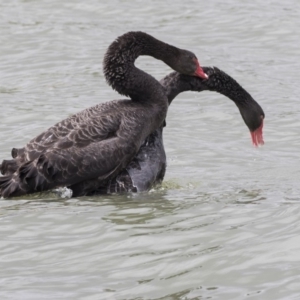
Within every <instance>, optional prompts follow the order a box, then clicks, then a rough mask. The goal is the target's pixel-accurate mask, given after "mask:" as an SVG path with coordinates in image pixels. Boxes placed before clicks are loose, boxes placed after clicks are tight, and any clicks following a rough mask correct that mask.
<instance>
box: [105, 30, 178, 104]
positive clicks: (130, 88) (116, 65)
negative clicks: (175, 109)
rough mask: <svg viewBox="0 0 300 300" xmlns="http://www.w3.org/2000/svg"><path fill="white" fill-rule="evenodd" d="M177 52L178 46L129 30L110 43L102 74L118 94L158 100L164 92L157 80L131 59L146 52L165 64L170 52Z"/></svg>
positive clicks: (133, 97) (162, 96) (141, 99)
mask: <svg viewBox="0 0 300 300" xmlns="http://www.w3.org/2000/svg"><path fill="white" fill-rule="evenodd" d="M176 51H178V49H177V48H175V47H173V46H170V45H168V44H165V43H163V42H161V41H159V40H157V39H155V38H153V37H152V36H150V35H148V34H146V33H143V32H128V33H126V34H124V35H122V36H121V37H119V38H118V39H116V40H115V41H114V42H113V43H112V44H111V45H110V46H109V48H108V50H107V52H106V55H105V58H104V64H103V69H104V75H105V77H106V80H107V82H108V84H109V85H111V86H112V88H113V89H115V90H116V91H117V92H119V93H120V94H121V95H125V96H129V97H130V98H131V99H132V100H136V101H143V102H145V101H149V100H151V102H156V101H160V102H161V101H162V99H161V98H165V95H164V91H163V88H162V87H161V85H160V84H159V82H158V81H157V80H156V79H155V78H153V77H152V76H151V75H149V74H147V73H145V72H143V71H142V70H140V69H138V68H136V67H135V65H134V62H135V60H136V59H137V58H138V57H139V56H140V55H149V56H152V57H154V58H156V59H160V60H162V61H164V62H165V63H167V64H168V61H169V59H170V58H169V57H170V52H171V53H172V54H173V55H176ZM165 100H166V99H165Z"/></svg>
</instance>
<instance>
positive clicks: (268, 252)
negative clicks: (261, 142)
mask: <svg viewBox="0 0 300 300" xmlns="http://www.w3.org/2000/svg"><path fill="white" fill-rule="evenodd" d="M299 15H300V2H298V1H295V0H287V1H278V0H277V1H271V0H269V1H258V0H254V1H237V0H229V1H220V0H217V1H193V0H191V1H177V0H172V1H157V0H155V1H151V2H149V3H148V2H145V1H139V0H133V1H124V0H123V1H121V0H111V1H100V0H87V1H79V0H74V1H58V0H52V1H50V0H49V1H46V0H44V1H42V0H39V1H37V0H36V1H35V0H23V1H21V0H10V1H3V0H2V1H0V45H1V46H0V103H1V108H0V120H1V125H0V140H1V143H0V155H1V156H0V158H1V159H5V158H9V156H10V150H11V148H12V147H21V146H22V145H24V144H25V143H26V142H27V141H28V140H29V139H30V138H32V137H34V136H35V135H37V134H38V133H40V132H41V131H43V130H44V129H46V128H47V127H49V126H50V125H52V124H54V123H55V122H57V121H59V120H61V119H63V118H65V117H67V116H68V115H70V114H72V113H75V112H77V111H80V110H81V109H84V108H86V107H89V106H91V105H94V104H96V103H99V102H104V101H107V100H111V99H117V98H119V96H118V94H116V93H115V92H114V91H112V89H111V88H110V87H108V85H107V84H106V83H105V80H104V77H103V74H102V59H103V55H104V52H105V50H106V48H107V47H108V45H109V44H110V43H111V42H112V41H113V40H114V39H115V38H116V37H117V36H119V35H121V34H122V33H124V32H126V31H129V30H143V31H146V32H148V33H150V34H152V35H154V36H155V37H157V38H159V39H161V40H164V41H166V42H168V43H171V44H174V45H176V46H178V47H181V48H186V49H189V50H191V51H193V52H195V53H196V54H197V56H198V58H199V60H200V62H201V63H202V65H203V66H212V65H214V66H217V67H219V68H220V69H222V70H224V71H225V72H227V73H228V74H230V75H231V76H233V77H234V78H235V79H236V80H237V81H238V82H239V83H241V84H242V85H243V87H245V88H246V89H247V91H248V92H249V93H251V95H252V96H253V97H254V98H255V99H256V100H257V101H258V102H259V103H260V104H261V106H262V107H263V109H264V111H265V113H266V120H265V131H264V132H265V142H266V144H265V146H264V147H260V148H258V149H255V148H253V147H252V145H251V142H250V135H249V132H248V129H247V128H246V126H245V124H244V123H243V121H242V119H241V117H240V115H239V113H238V111H237V109H236V107H235V106H234V104H233V103H232V102H231V101H229V100H228V99H226V98H225V97H223V96H221V95H219V94H215V93H210V92H203V93H199V94H197V93H185V94H182V95H180V97H178V99H176V101H174V103H173V104H172V107H170V110H169V113H168V118H167V128H166V129H165V131H164V142H165V147H166V151H167V156H168V169H167V174H166V178H165V182H164V184H163V185H162V187H160V188H157V189H155V190H153V191H150V192H149V193H143V194H139V195H131V194H130V195H114V196H106V197H83V198H78V199H68V198H66V199H63V198H61V197H60V196H58V195H56V194H54V193H46V194H43V195H32V196H28V197H25V198H23V199H16V200H0V225H1V226H0V299H22V300H23V299H86V300H91V299H222V300H223V299H230V300H231V299H272V300H273V299H300V284H299V281H300V254H299V253H300V220H299V215H300V197H299V185H298V182H299V179H300V164H299V161H300V154H299V146H300V138H299V126H300V121H299V119H300V118H299V116H300V105H299V95H300V87H299V83H298V82H299V70H300V66H299V64H300V50H299V49H300V39H299V28H300V18H299ZM137 64H138V66H139V67H140V68H142V69H144V70H146V71H147V72H149V73H151V74H152V75H154V76H155V77H156V78H157V79H160V78H162V77H163V76H165V75H166V74H167V73H168V72H170V69H169V68H168V67H167V66H166V65H164V64H163V63H161V62H159V61H156V60H154V59H152V58H144V57H143V58H140V59H139V60H138V62H137Z"/></svg>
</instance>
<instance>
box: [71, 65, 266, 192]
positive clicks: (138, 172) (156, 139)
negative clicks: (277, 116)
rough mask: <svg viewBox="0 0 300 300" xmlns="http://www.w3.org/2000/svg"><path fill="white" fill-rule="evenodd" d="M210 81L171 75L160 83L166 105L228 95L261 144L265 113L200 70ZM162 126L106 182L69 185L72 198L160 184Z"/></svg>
mask: <svg viewBox="0 0 300 300" xmlns="http://www.w3.org/2000/svg"><path fill="white" fill-rule="evenodd" d="M203 70H204V72H205V73H206V74H207V75H208V76H209V79H207V80H202V79H200V78H196V77H192V76H187V75H183V74H179V73H177V72H172V73H171V74H169V75H168V76H166V77H165V78H163V79H162V80H161V81H160V83H161V84H162V86H163V87H164V89H165V92H166V95H167V97H168V101H169V104H171V102H172V100H173V99H174V98H175V97H176V96H177V95H178V94H179V93H181V92H184V91H196V92H201V91H205V90H207V91H214V92H218V93H220V94H223V95H225V96H227V97H228V98H229V99H231V100H232V101H233V102H234V103H235V104H236V106H237V107H238V109H239V111H240V113H241V116H242V118H243V120H244V122H245V124H246V125H247V127H248V128H249V130H250V133H251V137H252V143H253V145H254V146H258V145H263V144H264V141H263V132H262V130H263V121H264V118H265V114H264V111H263V110H262V108H261V107H260V105H259V104H258V103H257V102H256V101H255V100H254V99H253V98H252V97H251V95H250V94H249V93H248V92H247V91H246V90H245V89H243V88H242V87H241V86H240V85H239V83H238V82H236V81H235V80H234V79H233V78H232V77H230V76H229V75H227V74H226V73H225V72H223V71H221V70H219V69H218V68H216V67H214V68H208V67H203ZM162 132H163V125H162V126H161V127H159V128H158V129H156V131H154V132H153V133H152V134H150V135H149V136H148V137H147V138H146V140H145V141H144V143H143V145H142V146H141V148H140V150H139V152H138V153H137V155H136V156H135V157H134V159H133V160H132V161H131V162H130V164H129V165H128V166H127V167H126V169H124V170H123V171H121V172H120V173H119V174H118V175H117V176H116V177H115V178H112V179H110V180H109V181H108V182H103V181H102V182H97V180H91V181H83V182H81V183H79V184H77V185H74V186H70V188H71V189H72V191H73V196H74V197H76V196H82V195H94V194H107V193H120V192H142V191H147V190H149V189H150V188H152V187H153V186H154V185H156V184H158V183H161V182H162V180H163V178H164V175H165V171H166V154H165V150H164V145H163V138H162Z"/></svg>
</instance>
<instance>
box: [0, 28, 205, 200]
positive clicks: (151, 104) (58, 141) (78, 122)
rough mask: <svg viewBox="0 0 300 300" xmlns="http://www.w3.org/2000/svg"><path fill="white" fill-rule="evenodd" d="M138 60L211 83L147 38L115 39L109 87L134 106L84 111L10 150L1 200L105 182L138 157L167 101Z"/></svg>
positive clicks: (174, 51)
mask: <svg viewBox="0 0 300 300" xmlns="http://www.w3.org/2000/svg"><path fill="white" fill-rule="evenodd" d="M140 55H149V56H152V57H154V58H156V59H159V60H162V61H163V62H165V63H166V64H167V65H169V66H170V67H171V68H172V69H174V70H175V71H177V72H179V73H182V74H186V75H191V76H198V77H201V78H207V75H206V74H205V73H204V72H203V70H202V68H201V67H200V65H199V62H198V60H197V58H196V56H195V55H194V54H193V53H192V52H190V51H187V50H182V49H179V48H176V47H174V46H171V45H168V44H166V43H164V42H161V41H159V40H157V39H155V38H154V37H152V36H150V35H148V34H146V33H143V32H128V33H126V34H124V35H122V36H120V37H119V38H117V39H116V40H115V41H114V42H113V43H112V44H111V45H110V46H109V48H108V50H107V52H106V54H105V58H104V75H105V77H106V80H107V82H108V84H109V85H111V86H112V88H113V89H115V90H116V91H117V92H119V93H120V94H121V95H125V96H129V97H130V98H131V100H128V99H125V100H115V101H110V102H106V103H103V104H98V105H96V106H94V107H91V108H88V109H85V110H83V111H81V112H79V113H77V114H75V115H73V116H71V117H69V118H67V119H65V120H63V121H61V122H59V123H57V124H56V125H54V126H52V127H50V128H49V129H48V130H46V131H45V132H43V133H42V134H40V135H38V136H37V137H35V138H34V139H32V140H31V141H30V142H29V143H28V144H27V145H26V146H25V147H23V148H20V149H16V148H13V149H12V157H13V159H12V160H6V161H3V162H2V164H1V173H2V174H5V176H2V177H0V196H2V197H4V198H7V197H13V196H21V195H24V194H29V193H34V192H37V191H44V190H49V189H53V188H56V187H59V186H72V185H75V184H79V183H80V182H82V181H84V180H91V179H95V178H97V180H98V181H99V182H101V181H103V182H105V181H107V180H108V179H109V178H113V177H115V176H116V175H117V174H119V173H120V171H121V170H123V169H124V168H125V167H126V166H127V165H128V164H129V163H130V161H132V159H133V158H134V156H135V155H136V154H137V152H138V150H139V149H140V147H141V145H142V143H143V142H144V141H145V139H146V137H147V136H149V134H151V133H152V132H154V131H155V130H156V129H157V128H158V127H159V126H160V125H161V124H162V123H163V122H164V120H165V117H166V113H167V109H168V98H167V97H166V94H165V91H164V89H163V87H162V85H161V84H160V83H159V82H158V81H157V80H155V79H154V78H153V77H152V76H150V75H149V74H147V73H145V72H143V71H142V70H140V69H138V68H136V67H135V65H134V62H135V60H136V59H137V57H138V56H140Z"/></svg>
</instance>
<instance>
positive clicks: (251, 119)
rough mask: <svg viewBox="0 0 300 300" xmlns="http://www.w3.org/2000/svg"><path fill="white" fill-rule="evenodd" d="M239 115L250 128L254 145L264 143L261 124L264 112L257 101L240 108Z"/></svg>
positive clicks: (262, 124) (262, 123)
mask: <svg viewBox="0 0 300 300" xmlns="http://www.w3.org/2000/svg"><path fill="white" fill-rule="evenodd" d="M240 112H241V115H242V117H243V119H244V121H245V123H246V125H247V127H248V128H249V130H250V134H251V138H252V143H253V145H254V146H255V147H257V146H259V145H263V144H264V138H263V126H264V118H265V114H264V112H263V110H262V108H261V107H260V106H259V105H258V103H256V102H253V106H252V105H251V106H250V107H243V108H240Z"/></svg>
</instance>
